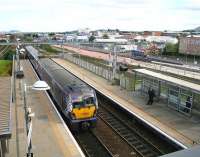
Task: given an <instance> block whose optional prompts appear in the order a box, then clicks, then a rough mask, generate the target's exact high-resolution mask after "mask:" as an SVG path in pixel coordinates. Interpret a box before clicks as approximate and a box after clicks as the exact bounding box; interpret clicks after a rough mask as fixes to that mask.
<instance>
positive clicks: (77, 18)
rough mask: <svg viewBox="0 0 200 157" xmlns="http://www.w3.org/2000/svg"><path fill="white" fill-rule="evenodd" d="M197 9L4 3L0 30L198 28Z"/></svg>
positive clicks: (161, 3)
mask: <svg viewBox="0 0 200 157" xmlns="http://www.w3.org/2000/svg"><path fill="white" fill-rule="evenodd" d="M199 8H200V3H199V0H92V1H91V0H59V1H57V0H40V1H39V0H3V2H1V5H0V19H1V23H0V30H9V29H19V30H22V31H66V30H74V29H77V28H84V27H89V28H92V29H98V28H119V29H123V30H125V29H128V30H165V29H176V30H177V29H181V30H182V29H185V28H188V27H191V28H193V27H196V26H198V25H200V23H198V21H199V20H198V16H197V12H198V11H199ZM177 21H178V22H177Z"/></svg>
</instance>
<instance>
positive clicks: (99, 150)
mask: <svg viewBox="0 0 200 157" xmlns="http://www.w3.org/2000/svg"><path fill="white" fill-rule="evenodd" d="M75 136H76V139H77V141H78V143H79V144H80V146H81V148H82V150H83V151H84V152H85V155H86V156H87V157H113V155H112V154H111V153H110V151H109V150H108V149H107V147H106V146H105V145H104V144H103V142H102V141H101V140H100V139H99V138H98V137H97V136H96V135H95V133H94V132H93V131H88V132H83V133H78V134H77V135H75Z"/></svg>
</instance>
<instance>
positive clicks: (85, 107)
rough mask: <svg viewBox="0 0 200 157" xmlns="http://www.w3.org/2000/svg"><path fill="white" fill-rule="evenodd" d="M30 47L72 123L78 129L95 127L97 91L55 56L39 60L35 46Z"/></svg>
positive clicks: (32, 58) (31, 56)
mask: <svg viewBox="0 0 200 157" xmlns="http://www.w3.org/2000/svg"><path fill="white" fill-rule="evenodd" d="M26 49H27V51H28V57H29V59H30V61H31V63H32V65H33V67H34V68H35V70H36V71H37V73H38V75H39V77H40V78H41V79H42V80H44V81H46V82H47V83H48V84H49V86H50V87H51V89H50V93H51V95H52V96H53V98H54V100H55V101H56V103H57V105H58V107H59V109H60V110H61V111H62V113H63V114H64V116H65V117H66V119H67V120H68V122H69V123H70V126H71V127H72V128H73V129H74V130H77V129H79V128H90V127H94V126H95V125H96V121H97V118H96V113H97V109H98V103H97V97H96V93H95V91H94V90H93V89H92V88H91V87H89V86H88V85H87V84H85V83H84V82H83V81H81V80H80V79H78V78H76V77H75V76H74V75H72V74H71V73H69V72H68V71H66V70H65V69H64V68H63V67H61V66H60V65H58V64H56V63H55V62H54V61H52V60H51V59H39V57H38V54H36V50H35V49H34V48H33V47H30V46H27V47H26Z"/></svg>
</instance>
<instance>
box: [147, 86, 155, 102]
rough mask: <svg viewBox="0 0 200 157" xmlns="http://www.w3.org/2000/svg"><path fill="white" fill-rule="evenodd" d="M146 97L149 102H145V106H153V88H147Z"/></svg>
mask: <svg viewBox="0 0 200 157" xmlns="http://www.w3.org/2000/svg"><path fill="white" fill-rule="evenodd" d="M148 95H149V100H148V102H147V105H152V104H153V98H154V97H155V92H154V90H153V88H151V87H150V88H149V90H148Z"/></svg>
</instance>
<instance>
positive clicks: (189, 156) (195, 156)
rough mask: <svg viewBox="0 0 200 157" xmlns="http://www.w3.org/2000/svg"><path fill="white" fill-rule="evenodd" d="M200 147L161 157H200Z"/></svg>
mask: <svg viewBox="0 0 200 157" xmlns="http://www.w3.org/2000/svg"><path fill="white" fill-rule="evenodd" d="M199 154H200V146H195V147H192V148H189V149H184V150H180V151H177V152H174V153H170V154H167V155H163V156H161V157H199Z"/></svg>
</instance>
